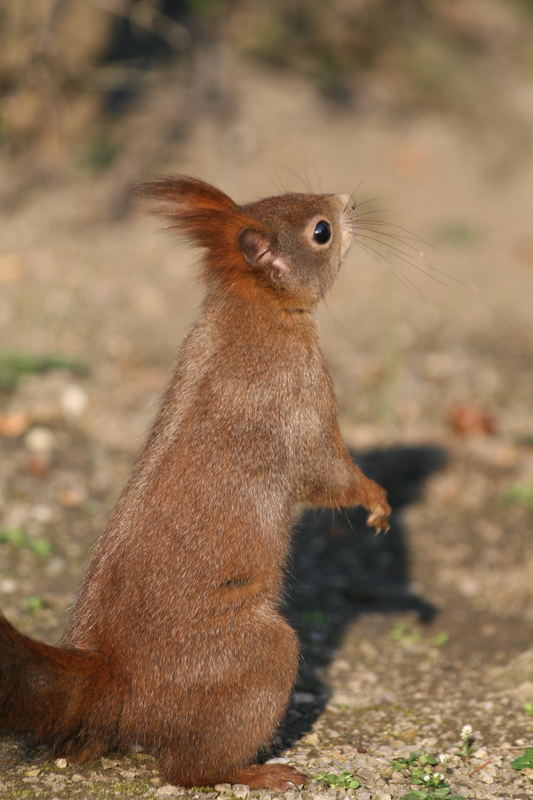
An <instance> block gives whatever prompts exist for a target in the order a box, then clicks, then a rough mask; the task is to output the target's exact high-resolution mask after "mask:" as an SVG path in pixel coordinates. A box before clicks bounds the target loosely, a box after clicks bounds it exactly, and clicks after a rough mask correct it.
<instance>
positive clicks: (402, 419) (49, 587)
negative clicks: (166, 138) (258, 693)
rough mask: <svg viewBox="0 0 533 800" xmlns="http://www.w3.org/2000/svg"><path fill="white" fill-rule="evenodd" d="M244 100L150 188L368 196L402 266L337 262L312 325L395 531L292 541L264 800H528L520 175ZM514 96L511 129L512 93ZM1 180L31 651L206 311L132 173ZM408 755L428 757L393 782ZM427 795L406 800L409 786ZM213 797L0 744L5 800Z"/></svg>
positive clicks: (374, 122) (203, 127)
mask: <svg viewBox="0 0 533 800" xmlns="http://www.w3.org/2000/svg"><path fill="white" fill-rule="evenodd" d="M242 81H243V83H242V113H241V115H240V117H239V123H238V125H237V124H236V123H231V122H227V123H224V127H223V129H222V130H220V128H219V127H217V126H215V124H214V123H212V122H209V121H203V122H199V123H198V124H197V127H196V129H195V130H194V132H193V133H192V137H191V139H190V140H189V141H188V142H186V143H180V144H179V146H178V145H176V149H175V155H174V156H172V152H171V155H170V156H168V152H169V148H167V150H166V154H167V155H166V156H165V159H164V163H161V164H160V165H158V166H157V169H156V170H155V172H156V173H160V172H162V171H163V172H169V171H170V172H172V171H176V172H177V171H180V172H185V173H191V174H196V175H199V176H201V177H203V178H205V179H207V180H212V181H213V182H214V183H216V184H217V185H219V186H221V187H222V188H224V189H225V190H226V191H227V192H228V193H230V194H232V195H234V196H235V198H236V199H238V200H250V199H253V198H257V197H259V196H261V195H265V194H270V193H275V192H277V191H278V189H277V188H276V187H275V186H274V184H276V185H277V186H280V187H281V186H283V187H286V188H290V189H293V190H300V191H302V190H303V191H306V189H305V188H303V187H304V186H305V184H306V183H307V182H310V184H311V186H312V187H313V188H314V189H315V190H317V191H319V190H323V191H325V190H334V191H352V190H354V189H356V198H357V199H358V201H359V203H360V208H361V213H363V212H364V210H365V209H367V208H369V207H370V206H371V204H365V202H366V200H367V199H368V198H369V197H377V198H378V199H377V200H376V201H375V206H377V207H382V204H385V205H386V207H387V209H389V211H388V212H387V214H386V215H385V217H386V218H388V219H389V220H391V221H393V222H395V223H396V224H397V225H400V226H401V228H392V227H391V228H387V229H386V230H385V233H382V234H381V235H380V236H378V237H377V238H380V239H381V241H382V242H387V241H388V242H390V243H391V244H392V246H393V247H394V248H399V249H400V252H398V251H397V252H394V251H390V250H388V249H387V248H386V247H385V246H384V245H383V244H380V245H376V248H377V249H378V254H377V256H375V257H374V256H371V255H370V254H368V253H367V252H366V251H365V250H364V249H361V248H358V247H357V246H354V247H353V248H352V251H351V253H350V256H349V257H348V260H347V263H346V264H345V266H344V268H343V271H342V273H341V276H340V278H339V280H338V282H337V285H336V287H335V288H334V290H333V291H332V293H331V295H330V297H329V298H328V301H327V307H324V308H322V309H321V310H320V311H319V313H318V318H319V324H320V328H321V336H322V340H323V343H324V350H325V352H326V356H327V359H328V363H329V365H330V369H331V372H332V375H333V378H334V381H335V385H336V389H337V395H338V401H339V411H340V418H341V424H342V428H343V431H344V435H345V438H346V440H347V442H348V443H349V445H350V447H351V448H352V450H353V453H354V457H355V458H356V459H357V460H359V461H360V462H361V463H362V464H363V466H364V467H365V468H366V470H367V472H368V473H369V474H371V475H372V476H373V477H376V478H377V479H378V480H381V481H382V482H383V484H384V485H385V486H386V488H387V489H388V490H389V493H390V497H391V502H392V505H393V507H394V509H395V512H394V518H393V525H392V530H391V532H390V533H389V534H387V536H382V537H378V538H376V537H374V536H373V535H372V534H371V533H370V532H369V531H367V530H365V529H364V525H363V523H362V518H361V516H360V515H359V514H358V513H357V512H354V513H350V514H349V515H345V516H342V515H341V516H339V517H334V516H332V515H330V514H329V513H327V514H326V513H324V514H320V513H316V514H315V515H313V516H311V517H308V518H306V519H305V520H303V522H302V523H301V524H300V526H299V529H298V532H297V534H296V536H295V549H294V555H293V558H292V560H291V564H290V566H289V569H288V573H289V577H288V581H289V584H290V587H289V591H288V592H287V597H288V599H287V602H286V606H287V614H288V615H289V617H290V618H291V620H292V621H293V622H294V624H295V625H296V627H297V628H298V631H299V633H300V637H301V640H302V650H303V659H302V670H301V677H300V680H299V683H298V686H297V687H296V690H295V693H294V698H293V703H292V706H291V709H290V711H289V713H288V716H287V720H286V722H285V724H284V727H283V729H282V731H281V732H280V734H279V736H278V738H277V741H276V743H275V744H276V750H275V752H274V755H273V757H277V758H282V759H288V760H289V761H290V763H291V764H294V765H295V766H297V767H298V768H301V770H302V771H304V772H306V773H307V774H308V775H309V776H311V778H312V780H311V782H310V783H309V785H308V786H307V787H305V788H304V790H303V791H302V792H300V793H299V792H292V793H287V797H290V798H291V800H293V799H294V798H295V797H297V796H298V795H300V794H301V796H302V797H303V798H308V797H310V796H313V797H315V796H321V797H322V796H323V797H331V798H333V797H336V796H340V797H344V796H348V797H355V798H358V800H371V799H372V800H399V798H401V797H403V796H404V795H406V794H408V793H409V792H410V791H414V790H418V791H420V792H421V794H420V795H418V796H417V795H416V794H415V795H413V796H414V797H424V798H425V797H428V798H429V797H438V796H440V797H446V796H448V797H451V796H453V793H455V794H456V795H460V796H463V797H465V798H479V800H496V799H498V800H499V799H500V798H502V799H503V798H505V800H511V799H512V800H526V798H528V797H531V794H532V789H533V784H532V777H533V770H532V769H531V768H527V766H526V767H525V768H523V769H514V768H513V767H512V766H511V762H512V761H513V760H514V759H516V758H517V757H518V756H520V755H521V754H522V752H523V751H524V748H525V747H527V746H530V747H531V746H533V714H532V712H533V705H532V704H533V663H532V662H533V655H532V650H531V642H532V630H533V580H532V574H533V573H532V570H533V548H532V547H531V544H530V542H531V527H532V523H533V418H532V413H531V394H532V389H533V386H532V378H531V359H532V356H533V323H532V317H531V298H532V296H533V294H532V290H533V231H532V229H531V206H532V202H531V201H532V200H533V189H532V187H533V161H532V159H531V152H530V150H529V149H528V146H527V144H525V139H524V137H522V138H521V139H520V142H521V144H520V142H518V140H517V138H516V137H514V136H513V135H512V130H511V129H508V128H507V127H506V125H504V124H502V125H501V126H500V127H498V129H497V130H493V131H492V132H491V133H490V135H489V133H487V132H484V131H482V130H481V129H480V128H473V127H469V126H468V125H466V124H464V122H462V121H459V120H456V119H453V118H450V117H449V116H446V115H437V114H429V113H427V112H426V113H423V114H422V113H415V112H411V113H410V114H406V115H405V116H390V115H387V114H386V113H385V112H383V111H380V110H377V109H376V110H369V111H367V113H365V114H353V113H351V114H346V115H345V116H336V117H335V118H333V117H332V112H331V111H328V110H327V108H326V107H324V106H320V105H318V103H317V100H316V97H315V96H314V95H313V93H312V90H311V89H309V87H307V86H306V85H305V84H303V83H302V84H299V83H297V82H295V83H294V84H293V85H291V83H290V81H287V83H286V84H285V88H286V91H285V92H281V93H280V91H279V87H278V84H277V83H276V82H275V81H273V80H272V79H271V78H268V77H265V76H262V75H256V76H254V79H253V81H252V79H251V78H250V82H249V83H247V79H246V78H244V77H243V79H242ZM519 90H520V91H519ZM516 91H517V97H519V98H520V103H521V107H523V108H527V107H528V103H527V98H528V97H529V98H530V99H531V89H530V88H528V87H517V90H516ZM528 93H529V94H528ZM163 101H164V95H163V96H162V98H161V102H163ZM531 107H532V104H531V103H530V102H529V109H531ZM273 109H274V111H273ZM524 113H525V112H524ZM532 120H533V118H532ZM532 120H528V119H527V114H526V116H525V117H524V119H523V121H522V123H521V124H522V125H524V126H526V127H527V125H531V126H533V121H532ZM513 130H514V129H513ZM528 130H529V131H531V127H530V128H528ZM144 133H146V131H145V132H144ZM131 134H132V135H133V136H134V135H135V129H134V127H133V125H132V130H131ZM526 138H527V137H526ZM141 146H142V142H141V143H140V144H139V147H141ZM170 150H171V148H170ZM1 169H2V180H3V183H4V186H7V187H8V191H7V192H6V198H7V199H6V200H5V211H4V213H3V215H2V218H1V219H0V243H1V248H0V283H1V284H2V291H1V294H0V323H1V330H0V337H1V338H0V355H2V357H3V354H7V353H17V354H19V355H20V354H46V355H48V356H49V355H50V354H51V355H54V356H58V357H61V359H63V363H62V368H61V363H60V364H59V368H58V367H57V364H56V367H55V368H53V369H51V370H49V371H47V372H43V373H42V374H41V373H39V374H28V373H32V372H34V373H35V371H36V370H38V369H39V365H38V364H37V365H36V364H33V365H32V364H28V363H20V362H19V363H18V364H13V363H8V361H6V359H5V358H4V361H3V362H2V370H1V371H0V380H2V382H3V385H4V388H3V390H2V392H1V395H0V404H1V405H0V434H1V437H0V447H1V452H2V457H1V459H0V480H1V489H0V491H1V497H2V506H3V512H2V520H1V524H0V557H1V564H2V566H1V571H0V606H1V608H2V611H3V613H4V614H5V615H6V616H7V617H8V618H9V619H10V620H11V621H12V622H14V623H15V624H16V625H18V626H19V627H20V628H21V629H22V630H24V631H25V632H27V633H30V634H32V635H35V636H39V637H41V638H43V639H44V640H46V641H49V642H54V641H55V640H57V638H58V636H59V634H60V632H61V630H62V626H63V624H64V620H65V617H66V615H67V613H68V607H69V604H70V602H71V600H72V597H73V593H74V592H75V589H76V586H77V585H78V583H79V581H80V578H81V575H82V573H83V569H84V565H85V564H86V563H87V557H88V554H89V551H90V547H91V544H92V543H93V542H94V540H95V537H96V536H97V534H98V531H99V529H100V528H101V526H102V524H103V521H104V519H105V517H106V514H107V513H108V512H109V510H110V508H111V507H112V505H113V502H114V500H115V499H116V497H117V495H118V492H119V491H120V488H121V486H122V485H123V483H124V480H125V478H126V476H127V474H128V470H129V469H130V467H131V465H132V463H133V461H134V459H135V455H136V453H137V451H138V449H139V446H140V444H141V442H142V440H143V437H144V435H145V433H146V430H147V427H148V425H149V421H150V418H151V417H152V415H153V412H154V408H155V405H156V402H157V397H158V395H159V394H160V392H161V391H162V389H163V387H164V385H165V381H166V380H167V378H168V374H169V370H170V367H171V364H172V360H173V357H174V355H173V354H174V351H175V349H176V346H177V343H178V342H179V340H180V339H181V338H182V336H183V334H184V332H185V331H186V329H187V326H188V325H189V324H190V321H191V320H192V318H193V316H194V313H195V306H196V305H197V302H198V300H199V297H200V294H201V288H200V287H199V286H198V284H197V282H196V280H195V277H194V276H195V267H194V259H195V256H194V255H193V254H192V253H191V252H190V251H189V250H188V249H187V248H186V247H185V246H184V245H183V244H181V243H178V242H176V241H175V239H174V238H173V237H172V236H171V235H169V234H168V233H161V231H160V230H159V229H158V223H157V222H156V221H154V219H153V218H152V219H146V218H145V217H143V216H142V215H141V214H140V213H138V212H137V211H136V210H134V209H132V208H131V207H130V206H129V205H128V203H127V202H126V201H125V200H124V195H123V189H124V185H125V183H126V182H127V181H129V180H132V179H137V178H139V177H144V176H139V175H137V174H136V173H135V169H134V168H132V167H131V166H130V167H129V169H127V170H125V169H122V170H121V168H120V166H119V167H116V168H114V169H112V170H110V171H109V172H107V173H105V174H104V175H103V176H99V177H97V178H96V177H94V176H89V177H88V176H85V175H83V174H82V173H79V174H75V175H74V176H70V177H69V178H68V179H64V180H62V181H57V180H56V181H52V180H50V179H46V180H45V179H44V178H43V183H42V185H33V187H32V188H31V189H28V188H27V187H26V189H25V192H24V194H23V195H21V194H20V193H19V187H18V184H17V181H16V179H15V176H14V175H13V171H12V169H11V168H10V167H9V166H8V165H6V164H2V165H1ZM9 187H12V191H11V193H10V192H9ZM356 187H357V188H356ZM373 214H374V212H373ZM374 216H375V215H374ZM381 217H382V218H383V215H381ZM373 227H374V229H375V230H377V229H378V227H379V226H376V225H374V226H373ZM411 232H412V233H411ZM363 233H364V232H363ZM366 234H367V235H368V236H374V235H376V236H377V234H375V233H374V231H370V230H367V231H366ZM396 235H398V236H399V237H400V239H399V240H398V239H395V238H394V239H393V238H390V236H396ZM387 236H389V238H387ZM425 240H428V241H429V242H430V243H431V244H426V243H425ZM359 241H360V242H361V243H362V244H365V242H366V243H367V244H370V245H372V246H374V245H375V242H371V241H368V240H363V239H361V238H360V240H359ZM51 366H53V365H51ZM17 370H18V372H19V373H20V378H19V379H18V380H15V378H16V375H14V373H15V372H17ZM465 725H467V726H468V725H469V726H471V727H472V732H471V734H469V733H468V730H467V731H466V732H463V735H462V736H461V731H462V729H463V726H465ZM413 752H416V753H420V754H423V755H425V756H432V755H436V756H438V755H439V754H444V755H445V756H448V758H447V760H446V759H444V763H442V764H439V765H438V766H435V767H434V768H433V767H432V766H431V765H429V766H428V765H427V764H426V765H425V764H424V761H423V759H422V760H421V759H420V758H418V760H417V759H411V763H410V764H406V763H404V762H402V763H400V762H398V761H397V759H399V758H408V757H409V756H410V754H411V753H413ZM395 760H396V764H394V761H395ZM395 766H396V767H397V769H395ZM400 767H401V768H400ZM532 767H533V764H532ZM421 768H422V770H421ZM417 769H418V771H417ZM345 771H346V772H348V773H349V775H350V776H352V777H354V778H357V780H358V781H359V782H360V787H359V788H355V786H354V785H353V784H354V781H350V780H349V779H348V778H346V777H345V778H344V779H342V778H339V777H338V776H339V775H341V774H342V773H343V772H345ZM434 771H436V772H442V773H443V775H444V777H443V779H442V780H441V779H440V778H436V777H433V778H431V779H430V787H429V789H427V791H428V792H429V794H426V795H424V794H423V791H422V789H423V787H421V786H419V785H417V784H413V783H412V781H413V780H414V779H416V777H417V775H419V774H420V772H422V774H424V772H428V773H432V772H434ZM324 773H326V774H329V773H332V774H334V775H336V776H337V778H336V779H335V778H331V777H329V778H325V779H324V780H319V778H317V775H319V774H322V775H324ZM343 780H344V785H341V786H340V787H339V786H336V785H335V781H337V783H338V782H339V781H340V782H341V784H342V781H343ZM422 780H424V779H423V777H422ZM443 782H444V783H445V784H448V785H449V786H450V787H451V789H450V792H449V793H448V794H446V792H445V789H444V788H443V787H442V786H441V794H440V795H439V794H437V793H436V792H437V791H438V788H439V787H438V784H439V783H441V784H442V783H443ZM350 783H352V785H351V786H350ZM426 783H427V781H426ZM432 787H433V788H432ZM430 790H431V791H430ZM424 791H425V790H424ZM218 793H220V794H221V795H223V796H229V797H231V796H237V797H244V796H246V794H247V789H245V788H243V787H232V788H231V787H216V789H215V790H211V789H210V790H205V791H204V790H202V792H195V791H185V790H181V789H178V788H173V787H165V786H161V783H160V779H159V777H158V773H157V770H156V768H155V763H154V762H153V760H152V759H151V758H150V757H149V756H148V755H146V754H145V753H142V752H135V753H131V754H129V755H127V756H121V755H116V756H115V755H114V754H110V755H109V756H108V757H106V758H105V759H101V760H100V761H99V762H97V763H94V764H89V765H87V766H86V767H83V768H80V767H74V766H71V765H69V764H66V763H64V762H62V761H56V762H54V761H50V759H49V758H47V755H46V753H44V754H43V753H41V754H37V756H36V757H33V758H31V760H27V758H26V754H25V753H24V752H23V750H22V749H21V748H20V746H19V745H17V744H16V743H14V742H11V741H5V742H3V743H2V744H1V746H0V798H11V797H21V798H31V797H39V798H42V799H43V800H52V798H67V797H68V798H77V797H80V798H81V797H83V798H112V797H126V798H128V797H147V798H149V797H154V796H156V797H160V796H176V797H191V796H193V795H195V796H202V797H215V796H216V795H217V794H218ZM253 794H254V795H255V794H257V795H258V796H261V797H262V798H263V800H266V798H267V797H268V796H269V795H268V794H267V793H253Z"/></svg>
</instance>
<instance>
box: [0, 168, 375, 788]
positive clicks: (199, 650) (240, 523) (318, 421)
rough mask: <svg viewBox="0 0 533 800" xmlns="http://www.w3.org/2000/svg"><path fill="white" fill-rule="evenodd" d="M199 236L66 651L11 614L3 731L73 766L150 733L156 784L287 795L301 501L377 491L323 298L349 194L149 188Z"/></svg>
mask: <svg viewBox="0 0 533 800" xmlns="http://www.w3.org/2000/svg"><path fill="white" fill-rule="evenodd" d="M137 194H138V195H141V196H144V197H147V198H151V199H156V200H157V201H160V203H161V204H162V205H161V206H159V207H158V208H157V209H156V210H157V211H158V212H161V213H163V214H164V215H165V216H166V217H167V218H168V219H169V221H170V225H171V227H173V228H175V229H177V230H178V231H180V232H181V233H182V234H184V235H185V236H186V237H187V238H188V239H189V240H191V241H192V243H194V244H195V245H197V246H200V247H201V248H203V249H204V252H205V255H204V258H203V261H202V270H203V279H204V282H205V289H206V291H205V298H204V300H203V304H202V307H201V312H200V314H199V317H198V319H197V321H196V322H195V324H194V325H193V327H192V329H191V331H190V333H189V334H188V336H187V337H186V339H185V341H184V342H183V344H182V346H181V349H180V352H179V356H178V361H177V365H176V368H175V372H174V375H173V377H172V380H171V383H170V386H169V387H168V389H167V391H166V393H165V395H164V397H163V400H162V403H161V407H160V410H159V413H158V415H157V417H156V420H155V423H154V425H153V428H152V430H151V432H150V434H149V436H148V439H147V441H146V443H145V445H144V448H143V449H142V452H141V454H140V457H139V459H138V461H137V463H136V465H135V467H134V469H133V472H132V475H131V477H130V478H129V480H128V482H127V484H126V487H125V489H124V491H123V493H122V495H121V497H120V499H119V501H118V503H117V505H116V507H115V509H114V510H113V511H112V513H111V516H110V519H109V521H108V523H107V525H106V527H105V528H104V530H103V532H102V533H101V535H100V537H99V539H98V542H97V544H96V546H95V549H94V551H93V554H92V558H91V561H90V564H89V567H88V570H87V573H86V574H85V577H84V578H83V581H82V584H81V587H80V589H79V591H78V594H77V597H76V601H75V604H74V607H73V610H72V613H71V615H70V619H69V621H68V623H67V627H66V631H65V633H64V635H63V637H62V639H61V641H60V642H59V644H58V646H57V647H52V646H50V645H47V644H43V643H41V642H38V641H36V640H34V639H31V638H29V637H28V636H24V635H23V634H21V633H19V632H18V631H17V630H15V628H13V627H12V626H11V625H10V624H9V622H8V621H7V620H6V619H5V617H3V616H1V615H0V734H13V735H19V736H22V737H23V738H24V739H25V740H26V741H27V742H29V743H30V744H32V745H38V744H44V745H48V746H49V747H51V749H52V751H53V753H54V754H55V755H58V756H59V755H60V756H64V757H66V758H67V759H68V760H69V761H71V762H74V763H75V762H78V763H79V762H83V761H87V760H90V759H95V758H97V757H98V756H100V755H101V754H103V753H105V752H107V751H109V750H121V749H122V750H124V749H127V748H128V747H130V746H131V745H134V744H136V745H140V746H142V747H143V748H145V749H146V750H147V751H148V752H150V753H152V754H153V755H154V756H155V757H156V759H157V761H158V764H159V767H160V770H161V774H162V777H163V778H164V780H166V781H168V782H170V783H175V784H181V785H183V786H204V785H212V784H216V783H221V782H227V783H243V784H248V785H249V786H250V787H252V788H267V789H270V790H277V791H282V790H285V789H287V788H289V787H290V786H291V785H297V786H299V785H302V784H303V783H304V782H305V780H306V777H305V775H302V774H301V773H300V772H298V771H297V770H296V769H294V768H293V767H290V766H288V765H285V764H269V763H257V755H258V752H259V751H260V750H261V749H262V748H265V747H267V746H268V745H269V743H270V742H271V740H272V737H273V734H274V732H275V730H276V728H277V726H278V724H279V722H280V720H281V719H282V717H283V715H284V712H285V710H286V708H287V705H288V703H289V700H290V697H291V692H292V689H293V685H294V682H295V679H296V674H297V669H298V642H297V636H296V634H295V632H294V631H293V630H292V628H291V627H290V626H289V624H288V623H287V621H286V620H285V619H284V618H283V616H282V615H281V614H280V611H279V604H280V591H281V588H282V577H283V568H284V564H285V560H286V557H287V551H288V547H289V542H290V536H291V528H292V525H293V523H294V521H295V519H296V517H297V514H298V513H299V511H300V510H301V509H302V508H303V507H305V506H313V505H315V506H317V505H318V506H326V507H329V508H337V507H343V506H355V505H358V504H361V505H363V506H364V507H365V508H367V509H368V511H369V517H368V522H369V524H370V525H372V526H374V527H375V528H376V530H377V531H378V532H379V531H380V530H386V528H387V520H388V515H389V513H390V507H389V505H388V503H387V499H386V494H385V491H384V490H383V489H382V488H381V487H380V486H379V485H378V484H377V483H375V482H374V481H372V480H370V479H369V478H367V477H366V476H365V475H364V474H363V473H362V472H361V470H359V469H358V467H356V466H355V465H354V464H353V462H352V461H351V459H350V457H349V455H348V452H347V450H346V447H345V445H344V443H343V441H342V439H341V435H340V432H339V427H338V422H337V414H336V402H335V396H334V391H333V386H332V381H331V378H330V376H329V374H328V371H327V369H326V366H325V364H324V359H323V356H322V353H321V350H320V345H319V341H318V335H317V326H316V322H315V320H314V318H313V316H312V311H313V309H314V308H315V306H316V305H317V303H318V302H319V301H320V300H321V298H323V297H324V295H325V293H326V292H327V290H328V289H329V288H330V286H331V285H332V283H333V281H334V279H335V277H336V275H337V273H338V271H339V268H340V265H341V261H342V259H343V257H344V255H345V253H346V251H347V249H348V247H349V245H350V242H351V237H352V225H353V216H354V203H353V201H352V198H351V197H350V196H349V195H340V194H337V195H336V194H296V193H291V194H285V195H282V196H278V197H267V198H266V199H264V200H260V201H258V202H254V203H249V204H247V205H237V204H236V203H235V202H234V201H233V200H231V199H230V198H229V197H228V196H227V195H226V194H224V193H223V192H221V191H219V190H218V189H216V188H214V187H213V186H210V185H209V184H207V183H204V182H202V181H200V180H197V179H195V178H190V177H183V176H178V177H170V178H166V179H163V180H159V181H154V182H151V183H147V184H143V185H141V186H140V187H139V188H138V189H137Z"/></svg>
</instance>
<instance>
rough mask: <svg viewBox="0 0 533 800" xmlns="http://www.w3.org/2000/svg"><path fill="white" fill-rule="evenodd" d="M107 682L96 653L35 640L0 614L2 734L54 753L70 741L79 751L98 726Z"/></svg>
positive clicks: (103, 668)
mask: <svg viewBox="0 0 533 800" xmlns="http://www.w3.org/2000/svg"><path fill="white" fill-rule="evenodd" d="M108 681H109V672H108V669H107V667H106V664H105V662H104V659H103V658H102V656H101V655H100V654H98V653H91V652H83V651H76V650H68V649H63V648H60V647H52V646H50V645H47V644H44V643H42V642H38V641H35V640H34V639H31V638H30V637H29V636H25V635H24V634H22V633H19V632H18V631H17V630H16V629H15V628H14V627H13V626H12V625H10V624H9V622H8V621H7V620H6V618H5V617H3V616H2V615H1V614H0V734H17V735H22V736H24V737H25V738H26V739H27V740H28V741H29V742H30V743H31V744H48V745H50V746H52V747H53V748H54V750H56V751H60V750H62V749H63V750H64V749H65V748H66V751H68V750H69V747H70V748H72V745H73V744H74V743H76V745H75V747H74V748H73V749H80V748H81V749H83V747H84V746H85V745H86V744H87V742H88V740H89V739H91V738H94V736H95V734H96V735H98V734H97V730H96V729H97V728H99V727H101V721H100V720H99V719H98V717H99V714H98V711H97V708H98V707H101V699H102V690H103V688H104V686H105V685H106V684H107V683H108ZM69 743H70V745H69Z"/></svg>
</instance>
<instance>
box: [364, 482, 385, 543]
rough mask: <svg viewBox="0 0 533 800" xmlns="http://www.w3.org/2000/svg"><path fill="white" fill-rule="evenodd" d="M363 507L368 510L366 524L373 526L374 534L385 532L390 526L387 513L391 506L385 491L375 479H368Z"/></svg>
mask: <svg viewBox="0 0 533 800" xmlns="http://www.w3.org/2000/svg"><path fill="white" fill-rule="evenodd" d="M365 508H367V509H368V511H369V514H368V517H367V520H366V522H367V525H369V526H370V527H371V528H374V530H375V531H376V535H377V534H379V533H387V531H388V530H389V528H390V525H389V515H390V513H391V507H390V505H389V504H388V502H387V492H386V491H385V489H383V487H382V486H380V485H379V483H376V482H375V481H371V480H369V481H368V486H367V500H366V502H365Z"/></svg>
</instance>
